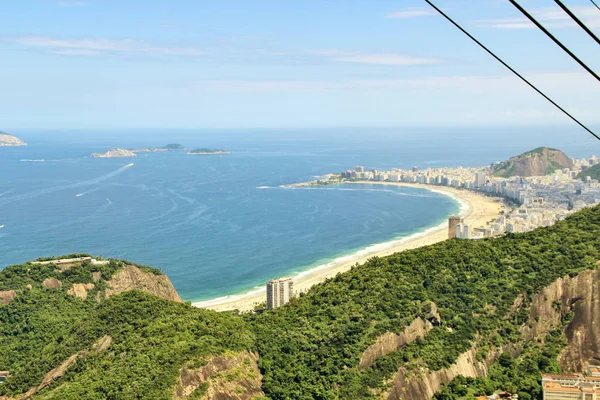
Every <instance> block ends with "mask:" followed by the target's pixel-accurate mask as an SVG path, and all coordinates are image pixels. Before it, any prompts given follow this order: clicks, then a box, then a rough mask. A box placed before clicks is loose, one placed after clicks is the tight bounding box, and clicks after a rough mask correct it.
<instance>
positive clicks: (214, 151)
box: [187, 148, 231, 154]
mask: <svg viewBox="0 0 600 400" xmlns="http://www.w3.org/2000/svg"><path fill="white" fill-rule="evenodd" d="M187 154H231V152H230V151H227V150H223V149H205V148H200V149H194V150H192V151H188V152H187Z"/></svg>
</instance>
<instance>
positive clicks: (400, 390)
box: [386, 346, 488, 400]
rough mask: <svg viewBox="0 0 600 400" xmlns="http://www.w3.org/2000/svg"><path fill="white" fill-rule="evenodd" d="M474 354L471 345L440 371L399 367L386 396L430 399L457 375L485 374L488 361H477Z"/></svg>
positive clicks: (398, 399) (392, 398) (474, 349)
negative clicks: (410, 369) (452, 362)
mask: <svg viewBox="0 0 600 400" xmlns="http://www.w3.org/2000/svg"><path fill="white" fill-rule="evenodd" d="M476 354H477V349H476V348H475V346H473V347H471V348H470V349H469V350H468V351H466V352H464V353H463V354H461V355H460V357H458V359H457V360H456V362H455V363H454V364H452V365H451V366H450V367H449V368H446V369H443V370H440V371H429V370H427V369H426V368H423V369H421V370H416V371H415V370H413V371H407V370H406V369H405V368H400V370H399V371H398V373H397V374H396V376H395V377H394V381H393V383H392V388H391V389H390V390H389V391H388V393H387V396H386V398H387V399H391V400H421V399H431V398H433V395H434V394H435V393H436V392H437V391H438V390H440V389H441V387H442V385H443V384H445V383H448V382H450V381H451V380H452V379H454V378H456V377H457V376H459V375H462V376H466V377H471V378H476V377H478V376H486V375H487V373H488V363H487V362H480V361H477V358H476Z"/></svg>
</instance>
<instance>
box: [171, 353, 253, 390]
mask: <svg viewBox="0 0 600 400" xmlns="http://www.w3.org/2000/svg"><path fill="white" fill-rule="evenodd" d="M257 360H258V355H257V354H255V353H249V352H247V351H243V352H241V353H239V354H232V355H224V356H217V357H213V358H211V359H210V360H209V361H208V363H207V364H206V365H205V366H203V367H200V368H196V369H191V368H189V367H188V366H185V367H183V369H182V370H181V375H180V376H179V380H178V382H177V385H176V386H175V389H174V390H173V399H174V400H181V399H188V398H189V397H190V396H191V395H192V393H194V391H196V390H203V388H204V396H202V397H201V398H202V399H208V400H217V399H223V400H251V399H253V398H256V397H262V396H264V393H263V391H262V389H261V382H262V375H261V374H260V370H259V369H258V364H257Z"/></svg>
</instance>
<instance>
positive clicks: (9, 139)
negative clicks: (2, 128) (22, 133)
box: [0, 132, 27, 147]
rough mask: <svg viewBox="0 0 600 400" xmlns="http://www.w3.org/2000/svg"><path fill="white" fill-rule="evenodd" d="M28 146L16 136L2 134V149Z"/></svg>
mask: <svg viewBox="0 0 600 400" xmlns="http://www.w3.org/2000/svg"><path fill="white" fill-rule="evenodd" d="M14 146H27V143H25V142H24V141H22V140H21V139H19V138H18V137H16V136H13V135H9V134H8V133H6V132H0V147H14Z"/></svg>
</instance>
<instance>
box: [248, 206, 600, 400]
mask: <svg viewBox="0 0 600 400" xmlns="http://www.w3.org/2000/svg"><path fill="white" fill-rule="evenodd" d="M599 249H600V208H596V209H593V210H584V211H582V212H580V213H578V214H576V215H574V216H572V217H570V218H568V219H567V220H566V221H563V222H561V223H558V224H556V225H555V226H553V227H551V228H547V229H538V230H536V231H533V232H529V233H526V234H522V235H513V234H508V235H506V236H505V237H503V238H499V239H489V240H478V241H464V240H463V241H461V240H453V241H447V242H444V243H440V244H437V245H433V246H429V247H425V248H421V249H415V250H411V251H408V252H404V253H401V254H395V255H392V256H389V257H386V258H383V259H380V258H376V259H372V260H371V261H370V262H368V263H367V264H365V265H364V266H360V267H355V268H353V270H352V271H350V272H348V273H345V274H341V275H338V276H337V277H335V278H334V279H332V280H330V281H328V282H326V283H324V284H322V285H319V286H317V287H315V288H314V289H312V290H311V291H309V292H308V293H307V294H306V295H304V296H302V297H301V298H299V299H296V300H294V301H292V302H291V304H289V305H288V306H286V307H283V308H280V309H277V310H273V311H269V312H266V313H264V314H262V315H260V316H258V317H257V318H256V319H255V321H254V322H253V323H254V329H255V331H256V337H257V341H258V349H259V353H260V356H261V358H260V366H261V368H262V370H263V371H262V372H263V376H264V380H263V390H264V391H265V393H266V394H267V395H268V396H270V397H271V398H273V399H289V398H294V399H313V398H315V399H333V398H337V397H338V396H339V397H341V398H347V399H356V398H370V397H374V395H373V391H372V390H371V389H376V390H384V389H385V388H386V385H385V384H384V382H386V381H387V380H388V379H389V378H391V377H392V376H393V375H394V374H395V373H396V372H397V371H398V368H399V367H400V366H405V367H407V368H409V369H410V368H414V367H416V366H419V365H422V364H424V365H425V366H427V367H428V368H430V369H431V370H439V369H442V368H446V367H448V366H450V365H451V364H452V363H453V362H454V361H455V360H456V359H457V357H458V356H459V355H460V354H461V353H463V352H465V351H466V350H467V349H469V348H470V347H471V345H472V344H473V342H474V341H475V338H476V337H481V338H482V339H481V345H482V347H483V348H484V349H485V348H486V346H488V347H491V346H501V345H502V344H505V343H516V342H519V341H520V340H521V336H520V333H519V328H520V326H521V325H522V324H523V323H525V322H526V320H527V310H523V311H522V312H517V313H515V314H514V315H513V316H512V317H511V318H509V319H507V320H505V319H504V317H505V316H506V315H507V313H508V311H509V309H510V307H511V305H512V304H513V302H514V300H515V298H516V297H517V295H518V294H519V293H526V294H527V295H528V296H529V297H530V296H532V295H533V294H535V293H536V292H538V291H539V290H540V289H541V288H543V287H544V286H547V285H548V284H550V283H551V282H553V281H554V280H555V279H557V278H558V277H561V276H564V275H566V274H577V273H578V272H579V271H581V270H584V269H586V268H593V266H594V264H595V261H596V260H597V259H599V258H600V252H599ZM430 301H433V302H435V303H436V304H437V306H438V308H439V313H440V314H441V317H442V324H441V325H440V326H436V327H435V328H434V329H433V330H432V331H431V332H429V333H428V335H427V336H426V337H425V338H424V339H422V340H417V341H415V342H413V343H411V344H409V345H407V346H406V347H405V348H403V349H401V350H399V351H396V352H393V353H391V354H388V355H386V356H383V357H380V358H379V359H378V360H377V361H376V362H375V363H374V364H373V365H372V366H371V367H369V368H366V369H365V370H364V371H359V370H358V368H357V366H358V364H359V360H360V356H361V354H362V352H363V351H364V350H365V349H366V348H367V346H368V345H369V344H371V343H373V342H374V340H375V338H376V337H377V336H378V335H380V334H381V333H383V332H387V331H392V332H396V333H399V332H400V331H402V330H403V329H404V328H405V327H406V326H407V325H408V323H409V322H410V321H412V320H413V319H414V318H415V317H417V316H424V315H425V314H426V313H427V311H428V310H427V305H428V304H429V302H430ZM481 356H483V354H481ZM530 376H531V377H535V378H534V379H538V378H539V375H537V371H532V372H531V375H530Z"/></svg>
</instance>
